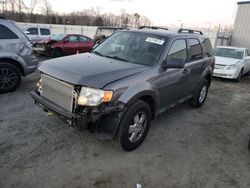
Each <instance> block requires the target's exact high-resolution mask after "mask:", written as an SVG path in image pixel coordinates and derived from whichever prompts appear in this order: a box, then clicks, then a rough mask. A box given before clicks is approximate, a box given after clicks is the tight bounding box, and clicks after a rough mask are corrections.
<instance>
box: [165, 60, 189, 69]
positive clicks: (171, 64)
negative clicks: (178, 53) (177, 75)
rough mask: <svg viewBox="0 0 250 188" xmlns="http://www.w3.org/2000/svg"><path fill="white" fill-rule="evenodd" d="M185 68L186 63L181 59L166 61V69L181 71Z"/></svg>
mask: <svg viewBox="0 0 250 188" xmlns="http://www.w3.org/2000/svg"><path fill="white" fill-rule="evenodd" d="M184 67H185V62H184V61H183V60H181V59H176V58H172V59H169V60H167V59H166V60H165V61H164V68H166V69H167V68H172V69H181V68H184Z"/></svg>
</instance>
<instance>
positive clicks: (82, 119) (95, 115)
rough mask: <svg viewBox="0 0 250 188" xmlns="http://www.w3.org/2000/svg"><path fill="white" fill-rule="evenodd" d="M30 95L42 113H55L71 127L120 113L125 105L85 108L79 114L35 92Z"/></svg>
mask: <svg viewBox="0 0 250 188" xmlns="http://www.w3.org/2000/svg"><path fill="white" fill-rule="evenodd" d="M30 95H31V97H32V98H33V99H34V100H35V104H37V105H38V106H40V107H41V108H42V109H43V110H44V111H46V112H53V113H55V114H56V115H58V116H59V117H60V118H62V119H64V120H66V121H67V122H68V123H69V124H71V125H87V124H89V123H95V122H97V121H98V120H99V119H101V118H102V117H103V116H105V115H108V114H112V113H113V112H121V111H123V110H124V109H125V108H126V105H125V104H123V103H120V104H117V105H114V106H105V107H102V108H93V109H90V108H85V109H84V110H82V111H81V112H70V111H68V110H66V109H64V108H62V107H60V106H59V105H57V104H55V103H53V102H51V101H48V100H47V99H45V98H44V97H42V96H40V94H39V93H38V92H36V91H32V92H31V93H30Z"/></svg>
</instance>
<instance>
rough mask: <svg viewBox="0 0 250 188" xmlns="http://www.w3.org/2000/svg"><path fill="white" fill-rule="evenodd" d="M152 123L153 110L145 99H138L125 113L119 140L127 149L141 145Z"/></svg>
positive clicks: (123, 147)
mask: <svg viewBox="0 0 250 188" xmlns="http://www.w3.org/2000/svg"><path fill="white" fill-rule="evenodd" d="M150 124H151V110H150V107H149V105H148V104H147V103H146V102H144V101H137V102H135V103H134V104H133V105H132V106H130V107H129V108H128V110H127V112H126V113H125V114H124V116H123V118H122V120H121V123H120V127H119V131H118V133H117V141H118V144H119V146H120V147H121V148H122V149H123V150H125V151H131V150H134V149H136V148H137V147H139V146H140V145H141V143H142V142H143V141H144V139H145V138H146V136H147V133H148V130H149V127H150Z"/></svg>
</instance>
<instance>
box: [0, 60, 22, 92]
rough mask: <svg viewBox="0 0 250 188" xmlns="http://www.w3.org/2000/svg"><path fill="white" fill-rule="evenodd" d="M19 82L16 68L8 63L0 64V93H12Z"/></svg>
mask: <svg viewBox="0 0 250 188" xmlns="http://www.w3.org/2000/svg"><path fill="white" fill-rule="evenodd" d="M20 82H21V73H20V71H19V70H18V68H17V67H16V66H14V65H11V64H9V63H0V93H7V92H11V91H14V90H15V89H16V88H17V87H18V86H19V85H20Z"/></svg>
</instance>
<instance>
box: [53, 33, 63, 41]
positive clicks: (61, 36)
mask: <svg viewBox="0 0 250 188" xmlns="http://www.w3.org/2000/svg"><path fill="white" fill-rule="evenodd" d="M64 37H66V35H62V34H60V35H53V36H52V37H51V40H55V41H60V40H62V39H64Z"/></svg>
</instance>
